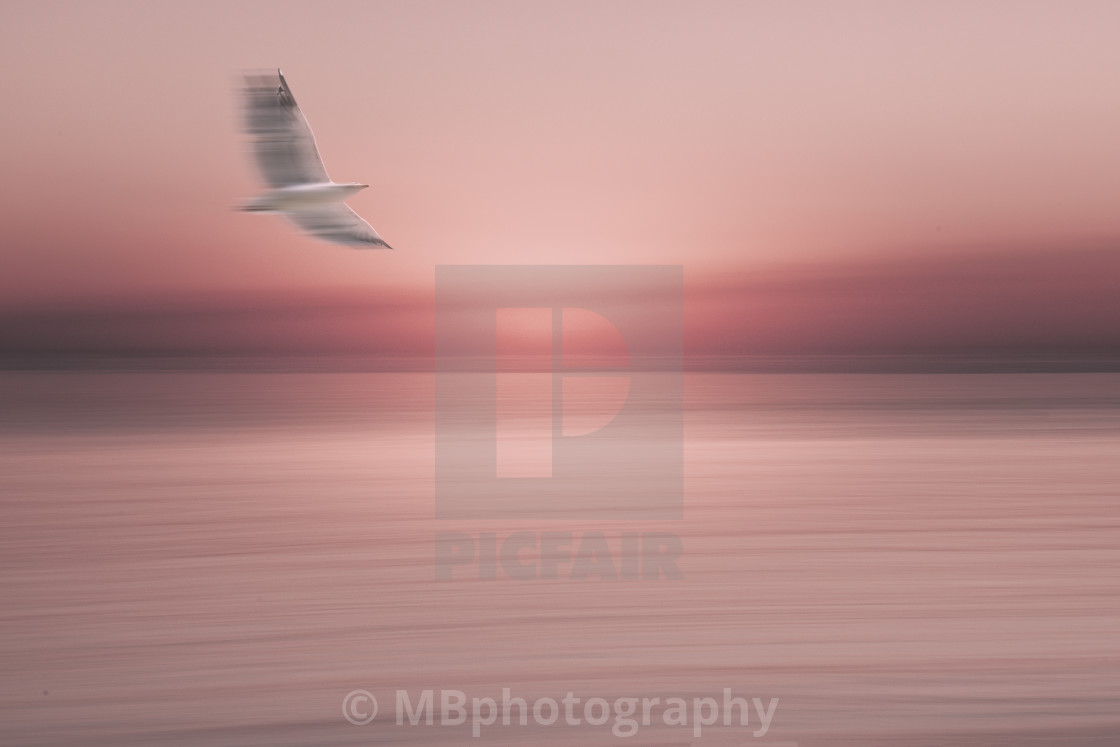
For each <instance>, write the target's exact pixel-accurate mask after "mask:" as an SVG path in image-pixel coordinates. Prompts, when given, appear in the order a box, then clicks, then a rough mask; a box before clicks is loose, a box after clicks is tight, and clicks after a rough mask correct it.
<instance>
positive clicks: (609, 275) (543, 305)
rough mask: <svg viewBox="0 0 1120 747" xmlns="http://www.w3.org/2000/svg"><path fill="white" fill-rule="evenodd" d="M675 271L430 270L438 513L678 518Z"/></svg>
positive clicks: (678, 278) (678, 293)
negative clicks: (433, 291) (433, 301)
mask: <svg viewBox="0 0 1120 747" xmlns="http://www.w3.org/2000/svg"><path fill="white" fill-rule="evenodd" d="M681 299H682V272H681V268H680V267H674V266H563V267H553V266H530V267H524V266H494V267H490V266H441V267H438V268H437V269H436V360H435V362H436V474H435V490H436V515H437V517H439V518H446V519H467V518H493V519H508V518H567V519H606V518H611V519H618V518H630V519H675V518H680V516H681V505H682V489H683V485H682V482H683V478H682V473H683V432H682V431H683V429H682V417H683V416H682V382H681V370H682V365H681V364H682V354H681V338H682V329H681V328H682V319H681V317H682V314H681Z"/></svg>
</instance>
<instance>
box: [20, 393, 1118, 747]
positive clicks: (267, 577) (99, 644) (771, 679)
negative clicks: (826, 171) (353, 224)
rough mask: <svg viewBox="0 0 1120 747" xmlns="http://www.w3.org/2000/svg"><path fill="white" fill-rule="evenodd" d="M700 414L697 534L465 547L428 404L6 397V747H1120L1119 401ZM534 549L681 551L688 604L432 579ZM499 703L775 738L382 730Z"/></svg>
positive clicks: (850, 401) (458, 575)
mask: <svg viewBox="0 0 1120 747" xmlns="http://www.w3.org/2000/svg"><path fill="white" fill-rule="evenodd" d="M685 393H686V400H687V405H686V415H685V435H686V443H685V468H686V476H685V504H684V519H683V520H682V521H659V522H629V523H628V522H622V521H616V522H611V523H605V524H604V523H601V522H587V521H578V520H575V519H572V518H570V517H564V516H563V514H562V512H561V513H560V514H559V515H558V517H557V519H556V520H554V521H550V522H536V523H534V522H533V521H499V522H489V523H487V522H483V521H475V522H471V523H459V522H451V521H437V520H435V519H434V518H433V514H434V501H433V475H432V473H433V414H432V403H433V378H432V376H431V375H423V374H421V375H416V374H246V373H240V374H222V373H146V374H138V373H133V374H125V373H98V374H90V373H52V374H46V373H18V374H16V373H9V374H2V375H0V447H2V448H0V495H2V497H0V501H2V507H3V529H2V530H0V564H2V569H3V573H2V575H0V594H2V598H3V600H4V602H3V606H2V607H0V663H2V670H0V671H2V674H0V693H2V698H0V742H3V743H5V744H20V745H72V744H93V745H160V744H181V745H196V744H197V745H203V744H205V745H264V744H268V745H311V744H314V745H362V744H418V745H420V744H423V745H445V744H446V745H451V744H463V743H471V742H475V743H481V744H501V745H506V744H571V745H576V744H610V743H623V744H658V745H670V744H676V745H685V744H695V745H707V744H712V745H730V744H759V745H763V744H785V745H790V744H791V743H794V742H796V743H798V744H800V745H806V746H813V745H833V744H864V745H875V744H900V745H902V744H905V745H954V744H962V745H964V744H967V745H985V744H999V745H1024V744H1038V745H1042V744H1047V745H1050V744H1053V745H1071V744H1080V745H1089V744H1092V745H1102V746H1103V745H1115V744H1120V635H1117V631H1120V505H1118V504H1120V458H1118V457H1120V376H1118V375H1106V374H1101V375H1088V374H1082V375H1025V374H1023V375H933V376H919V375H819V376H818V375H788V376H780V375H773V376H767V375H737V374H703V375H701V374H693V375H689V376H688V377H687V378H686V388H685ZM656 414H657V413H650V415H651V417H654V416H656ZM518 531H531V532H540V531H560V532H572V533H573V536H574V537H579V536H581V535H582V533H586V532H602V533H603V535H604V537H605V541H606V542H607V544H608V546H609V548H610V553H611V554H612V555H614V556H618V560H619V563H620V564H621V555H622V550H621V543H622V539H621V538H622V535H623V533H628V532H661V533H669V534H672V535H675V536H677V537H679V538H680V539H681V542H682V545H683V554H682V555H681V557H680V559H679V568H680V570H681V572H682V574H683V576H684V578H683V579H680V580H668V579H664V578H660V579H658V580H656V581H654V580H639V581H636V580H615V581H610V580H603V579H601V578H598V577H595V576H593V577H591V578H588V579H583V580H572V579H571V578H570V577H568V575H567V574H566V573H561V574H560V576H561V577H560V579H559V580H556V581H543V580H539V579H538V580H531V581H518V580H513V579H510V578H508V577H505V576H504V575H503V574H502V573H500V572H499V573H498V574H497V576H498V577H497V578H495V579H485V578H479V576H480V575H481V574H480V572H479V569H478V568H477V567H475V568H471V567H462V568H458V567H457V568H455V569H454V571H455V575H454V577H453V578H452V579H451V580H436V575H435V573H434V557H435V536H436V534H437V533H441V532H443V533H446V532H465V533H469V534H471V535H472V536H473V537H477V536H478V533H479V532H493V533H494V534H495V536H496V537H497V538H498V540H497V541H502V540H503V538H506V537H508V536H509V535H511V534H512V533H514V532H518ZM503 687H509V688H511V690H512V694H513V695H515V696H520V697H524V698H527V699H529V700H530V702H532V700H533V699H535V698H540V697H552V698H555V699H557V700H559V699H561V698H563V697H564V696H565V694H566V693H568V692H574V693H575V695H576V696H577V697H582V698H584V699H586V698H590V697H603V698H605V699H608V700H612V701H613V699H615V698H618V697H638V698H642V697H649V698H653V697H660V698H662V699H666V698H669V697H681V698H686V699H688V700H689V702H691V699H692V698H694V697H707V696H713V695H715V696H718V695H719V694H720V693H722V690H723V688H726V687H729V688H732V690H733V691H734V694H735V695H736V696H743V697H745V698H746V699H748V700H749V699H750V698H751V697H758V698H760V699H761V700H762V701H763V702H769V700H770V698H774V697H777V698H779V705H778V706H777V708H776V711H775V712H774V714H773V718H772V721H771V723H770V726H769V730H768V731H767V733H766V734H765V735H763V736H761V737H758V738H755V737H754V736H752V734H751V729H757V728H759V720H758V719H757V718H756V714H755V713H754V712H752V713H751V718H752V724H751V728H750V729H746V728H733V729H726V728H724V729H717V728H715V727H710V728H706V729H705V730H704V732H703V735H702V737H701V738H700V739H696V738H694V737H693V734H692V730H691V727H689V728H669V727H666V726H664V725H660V722H659V721H655V722H654V724H653V725H651V726H648V727H643V728H642V729H641V730H640V731H639V733H638V735H637V736H635V737H632V738H629V739H616V738H614V737H612V735H611V731H610V729H611V726H610V723H608V724H607V725H605V726H589V725H587V724H583V725H581V726H580V727H573V726H561V725H556V726H552V727H541V726H535V725H533V723H534V722H533V721H532V720H531V719H530V726H527V727H517V726H511V727H508V728H504V729H503V728H499V727H497V726H495V727H486V728H484V729H483V730H482V736H481V738H479V739H477V740H472V739H471V738H470V731H469V726H468V727H453V726H443V727H441V726H438V725H437V726H433V727H421V726H417V727H410V726H403V727H399V726H396V725H395V722H394V720H393V693H394V691H395V690H396V689H398V688H401V689H409V690H410V692H411V693H412V697H413V698H414V699H415V698H418V697H419V693H420V691H421V690H423V689H424V688H435V689H437V691H438V689H439V688H446V689H458V690H462V691H463V692H465V693H466V694H467V696H468V697H472V696H477V697H484V696H489V697H493V696H499V697H500V694H501V688H503ZM355 689H365V690H368V691H370V692H371V693H373V694H375V695H376V696H377V698H378V699H379V701H380V704H381V712H380V714H379V716H378V717H377V718H376V719H375V720H374V721H373V723H371V724H368V725H365V726H354V725H351V724H349V723H347V722H346V721H345V720H344V718H343V713H342V700H343V697H344V696H345V695H346V694H347V693H349V692H350V691H353V690H355ZM437 710H438V709H437ZM437 720H438V713H437ZM514 720H515V723H516V717H515V719H514ZM611 723H613V722H611Z"/></svg>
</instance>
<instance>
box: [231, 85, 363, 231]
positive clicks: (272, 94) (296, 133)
mask: <svg viewBox="0 0 1120 747" xmlns="http://www.w3.org/2000/svg"><path fill="white" fill-rule="evenodd" d="M245 83H246V85H245V109H246V120H247V123H246V125H247V128H248V130H249V134H251V135H252V136H253V137H254V142H253V149H254V151H255V153H256V156H257V166H258V167H259V168H260V170H261V174H262V175H263V176H264V179H265V181H266V182H268V184H269V186H271V187H290V186H292V185H295V184H316V183H321V182H329V181H330V177H329V176H327V169H326V167H324V166H323V159H322V158H320V157H319V149H318V148H317V147H316V146H315V135H313V134H312V132H311V126H310V125H308V124H307V119H306V118H305V117H304V116H303V112H301V111H300V110H299V105H298V104H296V100H295V97H294V96H292V90H291V89H290V88H288V82H287V81H286V80H284V74H283V73H281V72H280V71H279V70H277V71H276V75H271V74H269V75H251V76H246V79H245ZM355 217H357V216H355ZM359 220H360V219H359Z"/></svg>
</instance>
